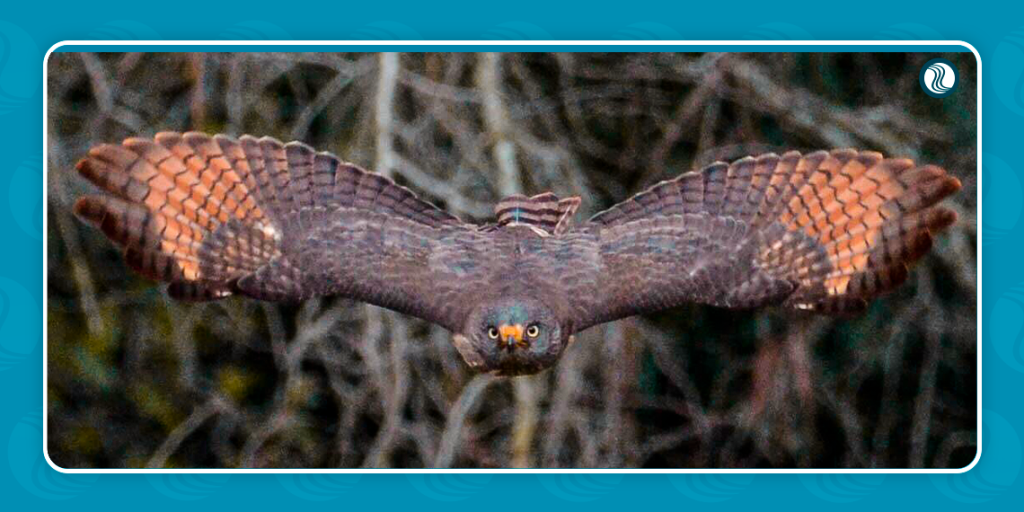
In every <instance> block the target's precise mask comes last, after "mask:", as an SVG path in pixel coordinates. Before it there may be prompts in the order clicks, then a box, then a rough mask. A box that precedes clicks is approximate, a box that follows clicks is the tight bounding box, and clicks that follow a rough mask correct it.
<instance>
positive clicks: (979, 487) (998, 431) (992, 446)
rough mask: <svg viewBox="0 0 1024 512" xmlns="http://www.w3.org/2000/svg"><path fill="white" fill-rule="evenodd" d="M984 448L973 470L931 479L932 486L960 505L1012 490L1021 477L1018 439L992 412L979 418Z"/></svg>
mask: <svg viewBox="0 0 1024 512" xmlns="http://www.w3.org/2000/svg"><path fill="white" fill-rule="evenodd" d="M981 436H982V439H983V440H984V441H983V442H984V445H985V448H984V449H983V451H982V454H981V460H979V461H978V465H977V466H975V467H974V469H972V470H970V471H968V472H966V473H962V474H959V475H932V476H931V480H932V484H934V485H935V487H936V488H937V489H938V490H939V492H941V493H942V494H944V495H946V496H947V497H949V498H952V499H954V500H956V501H959V502H961V503H984V502H986V501H990V500H992V499H994V498H996V497H997V496H999V495H1002V494H1005V493H1006V492H1008V491H1010V490H1011V489H1014V484H1015V483H1016V482H1017V474H1018V473H1020V463H1021V447H1020V437H1019V436H1018V435H1017V431H1016V430H1014V428H1013V425H1011V424H1010V422H1009V421H1006V418H1004V417H1002V416H1001V415H999V414H997V413H995V412H994V411H992V410H991V409H985V410H984V411H982V414H981Z"/></svg>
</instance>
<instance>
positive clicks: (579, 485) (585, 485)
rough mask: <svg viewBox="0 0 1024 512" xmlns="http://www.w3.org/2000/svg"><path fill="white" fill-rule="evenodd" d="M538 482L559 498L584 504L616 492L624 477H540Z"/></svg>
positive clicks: (593, 475) (589, 475)
mask: <svg viewBox="0 0 1024 512" xmlns="http://www.w3.org/2000/svg"><path fill="white" fill-rule="evenodd" d="M537 480H540V484H541V485H542V486H544V488H545V489H547V490H548V492H550V493H551V494H554V495H555V496H556V497H558V498H561V499H563V500H565V501H573V502H577V503H584V502H588V501H595V500H598V499H601V497H603V496H605V495H607V494H609V493H611V492H612V491H614V490H615V488H616V487H618V486H619V483H621V482H622V475H614V474H613V475H595V474H583V475H538V476H537Z"/></svg>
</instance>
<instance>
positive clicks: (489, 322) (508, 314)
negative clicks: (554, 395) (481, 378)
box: [455, 298, 569, 376]
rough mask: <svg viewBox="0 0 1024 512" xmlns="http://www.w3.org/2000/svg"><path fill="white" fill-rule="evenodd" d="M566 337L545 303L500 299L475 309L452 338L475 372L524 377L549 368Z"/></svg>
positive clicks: (563, 345)
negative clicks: (460, 331)
mask: <svg viewBox="0 0 1024 512" xmlns="http://www.w3.org/2000/svg"><path fill="white" fill-rule="evenodd" d="M568 337H569V336H568V334H567V333H566V332H565V330H564V329H562V326H561V324H560V322H559V321H558V319H557V318H556V317H555V315H554V313H553V312H552V311H551V309H550V308H548V307H547V306H546V305H545V304H543V303H541V302H540V301H537V300H535V299H531V298H504V299H501V300H498V301H494V302H491V303H485V304H482V305H480V306H479V307H477V308H476V309H475V310H474V311H473V313H472V314H470V315H469V317H467V320H466V324H465V327H464V328H463V330H462V333H461V334H457V335H456V336H455V347H456V348H457V349H458V350H459V353H460V354H462V357H463V359H465V360H466V363H467V364H469V365H470V366H471V367H473V369H475V370H477V371H481V372H494V373H495V374H496V375H503V376H512V375H526V374H532V373H537V372H539V371H541V370H544V369H545V368H548V367H549V366H551V365H553V364H554V363H555V361H557V360H558V358H559V356H560V355H561V354H562V350H564V349H565V346H566V345H567V341H568Z"/></svg>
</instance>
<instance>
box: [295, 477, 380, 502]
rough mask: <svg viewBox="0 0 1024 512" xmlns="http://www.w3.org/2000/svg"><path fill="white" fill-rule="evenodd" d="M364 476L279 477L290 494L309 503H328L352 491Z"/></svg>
mask: <svg viewBox="0 0 1024 512" xmlns="http://www.w3.org/2000/svg"><path fill="white" fill-rule="evenodd" d="M360 478H362V475H277V480H278V481H279V482H281V486H282V487H284V488H285V490H287V491H288V492H290V493H292V494H293V495H295V496H298V497H299V498H302V499H304V500H307V501H328V500H333V499H336V498H337V497H338V496H341V495H342V494H345V493H347V492H348V491H350V490H351V489H352V488H353V487H355V485H356V484H357V483H359V479H360Z"/></svg>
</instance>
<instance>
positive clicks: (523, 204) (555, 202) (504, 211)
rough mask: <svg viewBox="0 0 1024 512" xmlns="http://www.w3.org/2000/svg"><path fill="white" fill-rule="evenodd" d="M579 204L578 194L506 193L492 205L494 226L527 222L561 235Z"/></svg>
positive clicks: (569, 223)
mask: <svg viewBox="0 0 1024 512" xmlns="http://www.w3.org/2000/svg"><path fill="white" fill-rule="evenodd" d="M579 207H580V198H579V197H567V198H565V199H561V198H559V197H558V196H556V195H555V194H553V193H551V192H545V193H543V194H537V195H535V196H532V197H526V196H524V195H520V194H516V195H512V196H508V197H506V198H504V199H502V200H501V201H499V202H498V204H497V205H495V207H494V217H495V218H496V219H497V220H498V223H497V225H498V226H511V225H527V226H533V227H536V228H537V229H540V230H541V231H543V232H544V233H547V234H549V235H562V234H565V233H568V232H569V230H570V229H572V219H573V215H575V214H576V210H577V209H578V208H579Z"/></svg>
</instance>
